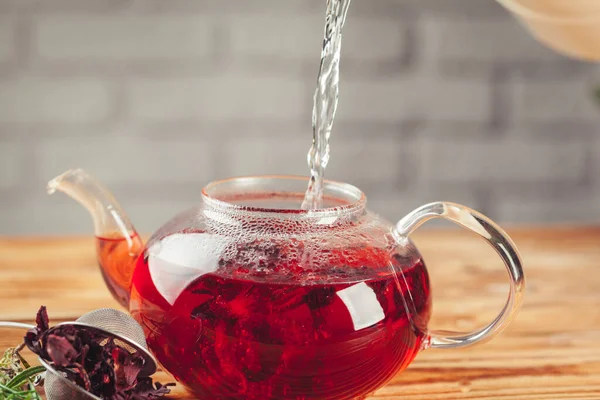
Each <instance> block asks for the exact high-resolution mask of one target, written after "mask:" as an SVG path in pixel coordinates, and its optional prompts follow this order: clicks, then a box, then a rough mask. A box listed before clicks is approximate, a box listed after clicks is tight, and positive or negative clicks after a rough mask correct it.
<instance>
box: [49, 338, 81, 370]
mask: <svg viewBox="0 0 600 400" xmlns="http://www.w3.org/2000/svg"><path fill="white" fill-rule="evenodd" d="M46 351H47V352H48V356H49V357H50V359H51V360H52V362H54V365H55V366H57V367H68V366H69V365H73V364H76V363H77V361H78V359H79V355H80V352H78V351H77V350H75V348H74V347H73V345H72V344H71V342H69V340H68V339H66V338H65V337H61V336H58V335H48V338H47V339H46Z"/></svg>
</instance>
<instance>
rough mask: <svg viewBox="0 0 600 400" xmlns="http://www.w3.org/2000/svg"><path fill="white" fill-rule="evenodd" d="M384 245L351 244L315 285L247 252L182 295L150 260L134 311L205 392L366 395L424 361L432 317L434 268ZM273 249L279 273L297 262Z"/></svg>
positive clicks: (157, 345)
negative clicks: (258, 266) (264, 270)
mask: <svg viewBox="0 0 600 400" xmlns="http://www.w3.org/2000/svg"><path fill="white" fill-rule="evenodd" d="M378 251H379V250H378ZM380 252H381V253H382V254H376V256H375V257H374V256H373V255H374V254H375V253H376V251H375V250H373V249H360V250H354V252H353V251H352V250H351V249H349V250H348V251H347V253H346V254H348V253H353V254H351V255H352V256H353V257H352V258H353V260H354V262H353V264H352V265H344V264H340V265H331V266H330V267H328V268H325V269H322V271H323V272H322V273H321V276H319V273H317V274H316V275H315V274H313V276H312V279H311V281H310V282H307V280H306V279H305V278H306V274H300V273H298V274H296V275H294V274H292V275H285V276H283V275H282V277H281V278H279V275H278V274H275V275H273V276H270V277H268V278H266V277H264V276H263V277H262V278H261V277H260V276H259V275H253V274H252V273H251V272H250V269H249V268H248V267H247V266H246V265H245V264H244V260H243V258H242V257H241V259H240V260H233V261H230V262H228V263H224V262H220V263H219V265H220V267H221V269H217V270H216V271H213V272H212V273H207V274H205V275H201V276H200V277H199V278H197V279H193V280H192V281H191V282H190V283H189V284H187V286H185V288H184V289H183V291H182V292H181V293H180V294H179V295H178V296H177V297H176V298H175V299H171V300H170V301H167V300H166V299H165V297H163V296H162V295H161V294H160V289H159V288H157V286H156V284H155V281H154V279H157V277H156V276H154V277H153V276H152V273H151V266H149V264H148V263H149V261H148V259H147V258H140V260H139V262H138V266H137V268H136V271H135V274H134V277H133V287H132V289H133V290H132V298H131V311H132V315H133V316H134V317H135V318H136V319H137V320H138V321H140V323H141V324H142V325H143V327H144V329H145V331H146V335H147V337H148V344H149V346H150V348H151V349H152V351H153V352H154V353H155V355H156V356H157V358H158V360H159V361H160V362H161V364H162V365H163V366H164V367H165V368H166V369H167V370H168V371H169V372H170V373H172V374H173V375H174V377H175V378H176V379H177V380H179V381H180V382H182V383H184V384H185V385H186V386H187V387H188V388H189V389H190V390H192V391H193V392H194V393H195V395H196V396H197V397H198V398H200V399H211V400H213V399H215V400H216V399H249V400H266V399H320V400H326V399H330V400H341V399H353V398H361V397H364V396H366V395H368V394H370V393H372V392H373V391H374V390H376V389H378V388H380V387H381V386H382V385H384V384H385V383H386V382H387V381H389V380H390V379H391V378H392V377H393V376H394V375H396V374H397V373H398V372H399V371H401V370H403V369H404V368H406V367H407V366H408V364H409V363H410V362H411V361H412V360H413V359H414V357H415V356H416V354H417V353H418V352H419V350H420V349H421V345H422V342H423V340H424V333H423V330H424V329H425V327H426V324H427V322H428V319H429V312H430V293H429V280H428V276H427V272H426V270H425V267H424V265H423V263H422V262H421V261H420V260H419V261H418V262H417V263H416V264H414V265H402V260H401V258H400V257H399V256H390V255H389V254H388V253H386V252H384V251H383V250H381V251H380ZM238 254H243V250H242V251H241V252H239V253H238ZM273 256H274V258H273V263H274V264H272V265H270V268H272V269H276V270H278V271H283V270H288V271H289V270H293V269H294V268H296V267H297V266H293V265H290V264H288V263H286V260H285V257H283V256H282V255H281V254H280V253H279V252H278V251H276V252H275V253H274V254H273ZM374 259H378V260H379V262H378V264H377V265H374V264H373V262H374V261H373V260H374ZM150 262H151V261H150ZM391 268H394V269H395V270H396V271H398V272H397V273H392V271H391ZM220 271H221V272H220ZM399 271H402V272H399ZM342 276H343V278H344V279H340V277H342ZM332 277H334V278H335V279H333V278H332ZM159 286H160V284H159ZM409 292H410V294H408V293H409Z"/></svg>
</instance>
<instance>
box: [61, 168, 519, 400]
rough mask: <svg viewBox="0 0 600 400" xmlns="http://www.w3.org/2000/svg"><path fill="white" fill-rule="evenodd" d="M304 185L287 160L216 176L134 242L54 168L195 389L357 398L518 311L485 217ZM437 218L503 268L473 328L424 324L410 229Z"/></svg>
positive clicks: (177, 371) (73, 178)
mask: <svg viewBox="0 0 600 400" xmlns="http://www.w3.org/2000/svg"><path fill="white" fill-rule="evenodd" d="M306 186H307V179H305V178H298V177H285V176H266V177H247V178H235V179H229V180H224V181H219V182H214V183H212V184H210V185H208V186H207V187H205V188H204V189H203V191H202V202H201V204H200V205H199V206H198V207H195V208H192V209H190V210H188V211H185V212H183V213H182V214H180V215H178V216H177V217H175V218H174V219H173V220H171V221H170V222H168V223H167V224H166V225H164V226H163V227H162V228H160V229H159V230H158V231H157V232H156V233H155V234H154V235H152V237H151V238H150V240H149V241H148V243H147V244H146V245H144V244H143V243H142V241H141V239H140V237H139V236H138V235H137V233H136V232H135V230H134V228H133V225H132V224H131V223H130V221H129V219H128V218H127V216H126V215H125V213H124V212H123V210H122V208H121V207H120V206H119V205H118V203H117V202H116V200H115V199H114V197H113V196H112V195H111V194H110V192H108V190H106V188H104V187H103V186H102V185H101V184H100V183H99V182H97V181H96V180H94V179H93V178H92V177H90V176H89V175H87V174H86V173H85V172H84V171H81V170H72V171H67V172H66V173H65V174H63V175H61V176H59V177H57V178H55V179H53V180H52V181H51V182H50V183H49V188H50V191H55V190H60V191H62V192H64V193H66V194H68V195H70V196H71V197H73V198H74V199H76V200H77V201H79V202H80V203H81V204H82V205H84V206H85V207H86V208H87V209H88V210H89V211H90V212H91V214H92V216H93V219H94V225H95V230H96V237H97V250H98V259H99V263H100V267H101V270H102V274H103V276H104V279H105V281H106V283H107V286H108V287H109V289H110V290H111V292H112V294H113V295H114V297H115V298H116V299H117V300H118V301H119V302H120V303H121V304H122V305H123V306H124V307H127V308H128V309H129V311H130V312H131V314H132V316H133V317H134V318H135V319H136V320H137V321H138V322H139V323H140V325H142V327H143V328H144V331H145V335H146V338H147V342H148V345H149V347H150V349H151V350H152V352H153V353H154V354H155V355H156V357H157V359H158V360H159V361H160V363H161V364H162V365H163V367H164V368H165V369H166V370H167V371H168V372H170V373H171V374H172V375H173V376H174V377H175V378H177V380H178V381H179V382H180V383H182V384H183V385H185V386H186V387H188V388H189V389H190V390H191V391H193V392H194V394H195V395H196V396H197V397H198V398H201V399H231V398H243V399H311V398H312V399H321V400H323V399H330V400H342V399H359V398H364V397H365V396H367V395H369V394H370V393H372V392H374V391H375V390H377V389H378V388H380V387H381V386H383V385H384V384H385V383H386V382H387V381H389V380H390V379H391V378H392V377H393V376H394V375H396V374H397V373H398V372H399V371H401V370H403V369H404V368H406V367H407V366H408V364H409V363H410V362H411V361H412V360H413V359H414V357H415V356H416V355H417V353H418V352H419V351H420V350H423V349H426V348H428V347H437V348H455V347H462V346H467V345H471V344H474V343H478V342H481V341H484V340H489V339H491V338H492V337H494V336H495V335H497V334H498V333H500V332H501V331H502V330H503V329H504V328H505V327H506V326H507V325H508V324H509V323H510V322H511V320H512V319H513V318H514V316H515V314H516V312H517V311H518V309H519V308H520V305H521V301H522V294H523V291H524V284H525V280H524V276H523V271H522V267H521V261H520V258H519V255H518V252H517V250H516V247H515V246H514V244H513V243H512V241H511V240H510V238H509V237H508V236H507V235H506V233H504V232H503V231H502V230H501V229H500V228H499V227H498V226H497V225H496V224H495V223H494V222H493V221H491V220H489V219H488V218H486V217H485V216H483V215H481V214H479V213H477V212H476V211H473V210H471V209H469V208H467V207H465V206H461V205H458V204H454V203H444V202H438V203H431V204H427V205H425V206H422V207H420V208H418V209H417V210H415V211H413V212H412V213H410V214H408V215H407V216H405V217H404V218H402V219H401V220H400V221H399V222H398V223H396V224H391V223H389V222H387V221H385V220H384V219H382V218H380V217H379V216H377V215H376V214H374V213H371V212H369V211H368V210H367V209H366V197H365V195H364V194H363V193H362V192H361V191H360V190H359V189H357V188H355V187H354V186H351V185H348V184H345V183H337V182H326V183H325V185H324V203H325V204H324V208H321V209H317V210H303V209H301V204H302V200H303V198H304V193H305V189H306ZM432 218H444V219H447V220H450V221H452V222H454V223H456V224H458V225H461V226H463V227H465V228H467V229H469V230H471V231H473V232H475V233H476V234H478V235H479V236H480V237H481V238H483V239H484V240H485V241H486V242H487V243H488V244H490V245H491V246H492V247H493V248H494V249H495V250H496V252H497V253H498V255H499V256H500V257H501V258H502V260H503V261H504V264H505V266H506V269H507V271H508V275H509V278H510V291H509V295H508V298H507V302H506V305H505V307H504V308H503V310H502V311H501V313H500V315H498V317H496V318H495V319H494V320H493V321H492V322H491V323H490V324H489V325H487V326H485V327H483V328H481V329H479V330H477V331H475V332H471V333H455V334H451V333H450V334H449V333H448V332H436V331H434V330H431V329H429V327H428V322H429V317H430V312H431V294H430V283H429V277H428V274H427V270H426V268H425V264H424V262H423V260H422V257H421V256H420V254H419V252H418V251H417V249H416V248H415V246H414V245H413V243H412V242H411V241H410V239H409V236H410V234H411V233H412V232H413V231H414V230H416V229H417V228H419V227H420V226H421V225H422V224H423V223H424V222H426V221H428V220H430V219H432Z"/></svg>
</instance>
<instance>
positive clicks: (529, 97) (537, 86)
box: [512, 79, 600, 134]
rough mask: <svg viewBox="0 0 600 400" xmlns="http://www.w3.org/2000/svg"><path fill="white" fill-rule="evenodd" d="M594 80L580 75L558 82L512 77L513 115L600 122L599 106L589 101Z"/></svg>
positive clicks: (540, 119) (535, 119)
mask: <svg viewBox="0 0 600 400" xmlns="http://www.w3.org/2000/svg"><path fill="white" fill-rule="evenodd" d="M594 83H595V82H594V81H592V80H582V79H568V80H561V81H558V82H528V81H526V80H523V79H516V80H515V83H514V88H513V90H512V93H513V98H512V112H513V116H514V118H515V119H517V120H519V121H523V122H531V123H536V122H537V123H542V122H547V121H548V120H566V121H576V122H592V123H600V107H599V106H598V104H595V103H593V102H591V101H589V98H590V97H591V96H592V92H593V89H594ZM568 133H569V132H565V134H568Z"/></svg>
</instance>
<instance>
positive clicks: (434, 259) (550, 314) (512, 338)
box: [0, 228, 600, 400]
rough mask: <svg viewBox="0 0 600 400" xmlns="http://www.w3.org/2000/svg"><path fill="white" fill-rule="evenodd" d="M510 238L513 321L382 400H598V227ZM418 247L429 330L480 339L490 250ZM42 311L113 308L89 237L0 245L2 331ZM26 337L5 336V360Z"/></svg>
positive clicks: (499, 283) (475, 245) (497, 272)
mask: <svg viewBox="0 0 600 400" xmlns="http://www.w3.org/2000/svg"><path fill="white" fill-rule="evenodd" d="M509 233H510V234H512V237H513V239H514V240H515V242H516V244H517V246H518V247H519V249H520V251H521V253H522V256H523V260H524V267H525V275H526V277H527V279H528V287H527V294H526V296H525V303H524V306H523V309H522V311H521V312H520V314H519V315H518V317H517V319H516V320H515V322H514V323H513V324H512V325H511V326H510V327H509V328H508V330H506V331H505V332H504V333H503V334H502V335H501V336H499V337H497V338H496V339H495V340H493V341H491V342H489V343H487V344H483V345H480V346H474V347H472V348H468V349H462V350H427V351H425V352H423V353H422V354H420V355H419V356H418V357H417V359H416V360H415V361H414V362H413V364H412V365H411V366H410V367H409V368H408V369H407V370H406V371H405V372H404V373H402V374H400V375H399V376H397V377H396V378H395V379H394V380H393V381H392V382H391V383H390V384H389V385H387V386H386V387H384V388H383V389H381V390H379V391H378V392H377V393H376V394H375V395H374V397H373V399H400V398H401V399H407V400H417V399H422V400H435V399H443V400H449V399H535V400H541V399H560V400H563V399H586V400H589V399H600V228H561V229H558V228H555V229H549V228H546V229H515V230H509ZM415 242H416V243H417V246H418V247H419V248H420V250H421V252H422V253H423V255H424V258H425V260H426V262H427V263H428V266H429V271H430V274H431V279H432V284H433V290H434V317H433V320H432V323H431V326H432V327H435V328H441V329H461V330H472V329H474V328H477V327H479V326H483V324H485V323H487V322H488V321H490V320H491V319H492V318H494V317H495V315H496V314H497V312H498V311H499V310H500V308H501V306H502V304H503V302H504V300H505V298H506V290H507V283H506V282H507V275H506V273H505V270H504V267H503V266H502V265H501V261H500V259H498V258H497V256H496V255H495V253H494V252H493V250H492V249H491V248H488V247H487V246H486V245H485V244H484V243H483V242H482V241H480V240H478V239H476V238H475V237H473V236H471V235H470V234H468V233H463V232H458V231H421V232H420V233H419V234H417V235H416V236H415ZM41 304H44V305H46V306H48V310H49V313H50V316H51V317H52V318H53V321H52V322H53V323H56V322H59V321H61V320H72V319H76V318H77V317H79V316H80V315H81V314H83V313H85V312H87V311H90V310H92V309H95V308H100V307H107V306H111V307H115V306H116V303H115V302H114V301H113V300H112V298H111V297H110V295H109V294H108V291H107V290H106V289H105V287H104V284H103V282H102V278H101V277H100V275H99V272H98V270H97V267H96V260H95V254H94V243H93V241H92V238H61V239H10V238H5V239H0V320H12V321H20V322H31V321H32V319H33V317H34V315H35V312H36V311H37V309H38V307H39V306H40V305H41ZM20 334H21V333H20V332H13V331H2V332H0V349H5V348H6V347H8V346H12V345H15V344H17V342H18V341H19V336H20ZM156 377H157V379H159V380H161V381H168V380H169V378H168V377H167V376H165V375H164V374H163V373H159V374H158V375H157V376H156ZM172 397H173V398H176V399H191V398H192V397H190V396H189V395H186V393H185V392H184V391H183V390H182V389H176V390H175V392H174V394H173V396H172Z"/></svg>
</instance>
